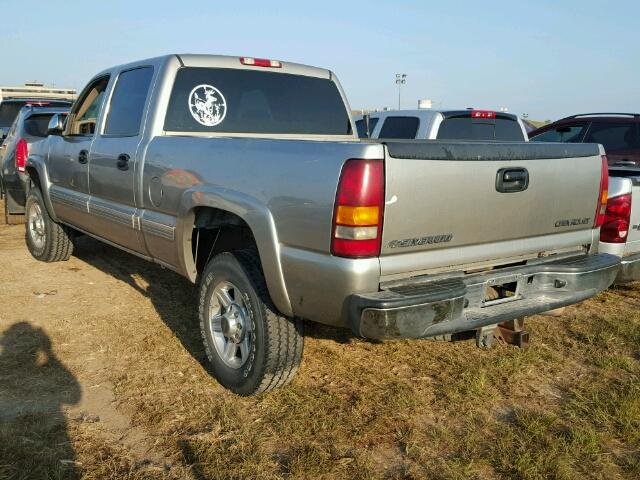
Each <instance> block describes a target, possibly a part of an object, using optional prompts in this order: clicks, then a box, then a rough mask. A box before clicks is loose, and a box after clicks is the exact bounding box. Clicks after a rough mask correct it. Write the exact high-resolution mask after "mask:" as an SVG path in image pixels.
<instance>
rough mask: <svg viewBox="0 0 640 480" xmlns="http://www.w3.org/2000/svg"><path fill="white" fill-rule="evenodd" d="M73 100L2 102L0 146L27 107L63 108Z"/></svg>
mask: <svg viewBox="0 0 640 480" xmlns="http://www.w3.org/2000/svg"><path fill="white" fill-rule="evenodd" d="M71 103H72V102H71V100H60V99H48V98H4V99H2V100H1V101H0V145H1V144H2V142H3V141H4V138H5V137H6V136H7V135H8V133H9V128H11V125H12V124H13V121H14V120H15V119H16V117H17V116H18V113H19V112H20V110H21V109H22V107H24V106H25V105H32V106H34V107H62V108H65V107H66V108H68V107H70V106H71Z"/></svg>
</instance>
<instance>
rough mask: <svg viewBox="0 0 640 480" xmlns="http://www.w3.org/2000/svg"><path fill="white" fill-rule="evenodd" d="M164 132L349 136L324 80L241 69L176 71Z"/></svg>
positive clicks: (333, 91)
mask: <svg viewBox="0 0 640 480" xmlns="http://www.w3.org/2000/svg"><path fill="white" fill-rule="evenodd" d="M164 128H165V130H167V131H177V132H212V133H214V132H215V133H218V132H219V133H258V134H306V135H350V134H352V130H351V121H350V118H349V116H348V115H347V109H346V107H345V105H344V102H343V100H342V97H341V95H340V92H339V91H338V88H337V87H336V84H335V83H334V82H332V81H331V80H329V79H324V78H316V77H305V76H302V75H290V74H286V73H275V72H262V71H253V70H243V69H226V68H195V67H187V68H182V69H181V70H179V71H178V74H177V76H176V80H175V83H174V86H173V91H172V92H171V98H170V100H169V107H168V110H167V116H166V118H165V124H164Z"/></svg>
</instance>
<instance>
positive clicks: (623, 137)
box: [584, 122, 640, 152]
mask: <svg viewBox="0 0 640 480" xmlns="http://www.w3.org/2000/svg"><path fill="white" fill-rule="evenodd" d="M634 126H635V125H634V124H633V123H627V124H616V123H598V122H594V123H592V124H591V127H590V128H589V132H588V133H587V136H586V138H585V139H584V141H585V142H586V143H601V144H602V146H603V147H604V149H605V150H606V151H607V152H615V151H616V150H631V149H635V148H639V147H640V145H638V143H639V142H638V138H637V136H636V133H635V128H634Z"/></svg>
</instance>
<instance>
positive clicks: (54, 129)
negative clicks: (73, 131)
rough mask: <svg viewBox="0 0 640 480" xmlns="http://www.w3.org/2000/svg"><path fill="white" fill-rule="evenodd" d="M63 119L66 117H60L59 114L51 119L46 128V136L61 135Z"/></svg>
mask: <svg viewBox="0 0 640 480" xmlns="http://www.w3.org/2000/svg"><path fill="white" fill-rule="evenodd" d="M64 117H66V115H61V114H59V113H56V114H55V115H54V116H52V117H51V120H49V125H48V126H47V135H58V136H60V135H62V132H63V131H64Z"/></svg>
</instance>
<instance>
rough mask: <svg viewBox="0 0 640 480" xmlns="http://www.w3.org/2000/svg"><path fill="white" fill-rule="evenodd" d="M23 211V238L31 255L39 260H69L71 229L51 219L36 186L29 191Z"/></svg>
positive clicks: (71, 242) (71, 245) (71, 243)
mask: <svg viewBox="0 0 640 480" xmlns="http://www.w3.org/2000/svg"><path fill="white" fill-rule="evenodd" d="M25 212H26V214H25V217H26V219H27V220H26V224H27V226H26V229H25V239H26V242H27V248H28V249H29V252H30V253H31V255H32V256H33V257H34V258H35V259H37V260H40V261H41V262H61V261H65V260H69V257H71V253H73V241H72V230H71V229H70V228H69V227H66V226H64V225H60V224H59V223H56V222H54V221H53V220H52V219H51V217H50V216H49V212H48V211H47V207H46V206H45V204H44V201H43V200H42V194H41V193H40V190H39V189H38V188H32V189H31V190H30V191H29V195H28V196H27V201H26V204H25Z"/></svg>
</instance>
